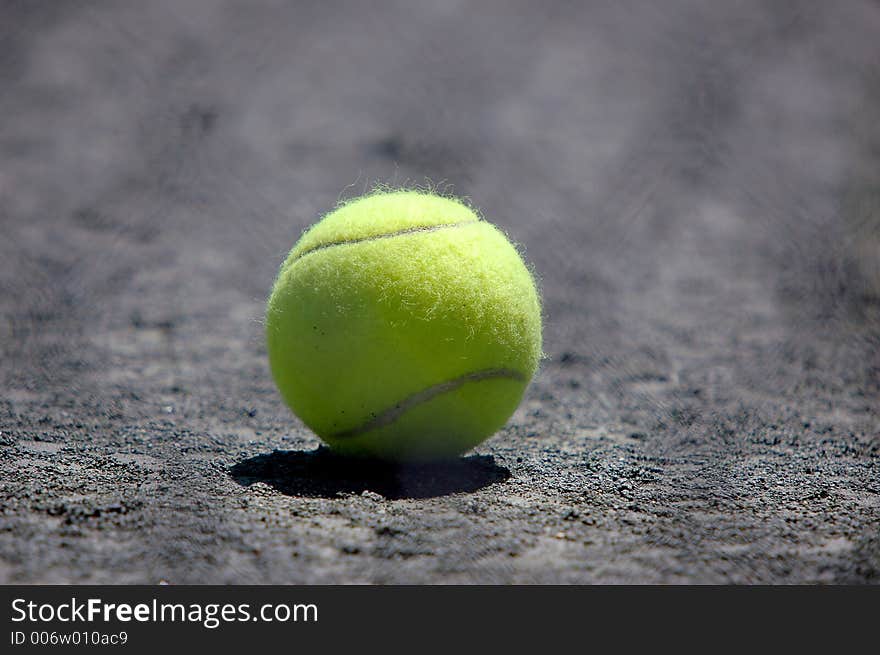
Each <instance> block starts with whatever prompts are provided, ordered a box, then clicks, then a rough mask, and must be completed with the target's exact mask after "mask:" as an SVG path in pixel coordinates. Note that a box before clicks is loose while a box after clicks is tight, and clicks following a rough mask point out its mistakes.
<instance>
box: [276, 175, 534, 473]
mask: <svg viewBox="0 0 880 655" xmlns="http://www.w3.org/2000/svg"><path fill="white" fill-rule="evenodd" d="M413 228H416V229H413ZM425 228H427V229H425ZM367 235H369V236H371V237H373V238H368V239H365V238H364V237H365V236H367ZM377 235H383V236H381V237H377ZM325 243H329V244H332V245H331V246H329V247H321V248H318V249H314V248H315V247H316V246H317V245H318V244H325ZM310 248H311V249H310ZM298 253H305V254H302V255H300V256H298ZM266 326H267V345H268V352H269V359H270V363H271V368H272V373H273V376H274V378H275V381H276V383H277V384H278V387H279V389H280V390H281V393H282V395H283V397H284V399H285V401H286V402H287V403H288V405H289V406H290V407H291V408H292V409H293V410H294V412H295V413H296V414H297V415H298V416H299V417H300V418H301V419H302V420H303V421H304V422H305V423H306V424H307V425H308V426H309V427H310V428H311V429H312V430H314V431H315V432H316V433H317V434H318V435H320V436H321V437H322V438H323V439H324V440H325V441H327V442H328V443H330V444H331V445H332V446H334V447H335V448H336V449H337V450H340V451H342V452H346V453H350V454H368V455H377V456H381V457H385V458H404V459H412V458H418V459H422V458H431V457H435V456H448V455H453V454H457V453H460V452H463V451H465V450H467V449H468V448H470V447H472V446H474V445H476V444H477V443H479V442H481V441H482V440H483V439H485V438H486V437H488V436H490V435H491V434H492V433H493V432H495V431H496V430H498V429H499V428H500V427H501V426H502V425H503V424H504V422H505V421H506V419H507V418H508V417H509V416H510V414H511V413H512V412H513V410H514V409H515V408H516V406H517V404H518V403H519V401H520V399H521V397H522V394H523V391H524V390H525V388H526V386H527V384H528V381H529V380H530V379H531V377H532V375H533V374H534V373H535V371H536V369H537V366H538V362H539V360H540V357H541V311H540V303H539V298H538V294H537V291H536V289H535V284H534V281H533V279H532V276H531V274H530V273H529V271H528V269H527V268H526V266H525V265H524V263H523V261H522V259H521V258H520V256H519V254H518V253H517V251H516V249H515V248H514V247H513V246H512V245H511V243H510V242H509V241H508V240H507V239H506V238H505V237H504V235H503V234H502V233H501V232H500V231H499V230H498V229H497V228H495V227H494V226H492V225H491V224H490V223H488V222H486V221H480V220H477V218H476V216H475V214H473V212H472V211H471V210H469V209H468V208H466V207H465V206H464V205H462V204H460V203H458V202H455V201H453V200H449V199H447V198H441V197H438V196H432V195H427V194H421V193H412V192H407V193H390V194H378V195H373V196H369V197H367V198H365V199H362V200H358V201H355V202H352V203H349V204H347V205H345V206H343V207H342V208H341V209H339V210H337V211H336V212H334V213H331V214H330V215H329V216H327V217H326V218H325V219H324V220H323V221H321V222H320V223H318V224H317V225H316V226H315V227H314V228H312V229H311V230H309V231H308V232H307V233H306V235H305V236H304V237H303V239H302V240H301V241H300V242H299V243H298V244H297V245H296V246H295V247H294V249H293V251H292V253H291V255H290V257H289V258H288V260H287V262H286V263H285V265H284V266H283V268H282V271H281V273H280V275H279V277H278V279H277V281H276V283H275V286H274V289H273V291H272V295H271V297H270V299H269V302H268V307H267V315H266ZM487 373H488V375H487ZM475 375H476V376H478V379H470V378H469V376H475ZM454 380H460V381H461V382H460V384H454V385H453V386H452V387H451V388H449V389H445V388H444V387H443V385H447V384H449V383H450V381H454ZM438 385H439V386H438ZM431 389H436V390H438V391H437V393H432V392H430V390H431ZM426 390H427V394H426ZM425 394H426V395H425ZM401 404H404V408H403V410H401V409H400V407H401ZM416 410H418V411H416ZM410 414H411V415H410ZM416 417H420V418H418V419H417V418H416Z"/></svg>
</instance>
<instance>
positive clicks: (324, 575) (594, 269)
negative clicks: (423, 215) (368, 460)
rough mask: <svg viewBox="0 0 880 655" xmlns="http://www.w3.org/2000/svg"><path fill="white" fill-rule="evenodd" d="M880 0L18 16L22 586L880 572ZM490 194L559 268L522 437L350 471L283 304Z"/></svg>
mask: <svg viewBox="0 0 880 655" xmlns="http://www.w3.org/2000/svg"><path fill="white" fill-rule="evenodd" d="M878 34H880V4H878V3H877V2H874V1H871V2H868V1H865V2H858V1H847V2H840V3H830V2H785V3H777V2H751V1H742V2H725V3H721V2H718V3H708V2H697V1H693V2H686V1H685V2H682V1H674V2H664V3H655V2H638V3H629V2H627V3H618V2H610V1H608V2H566V3H562V2H458V1H455V2H439V1H438V2H425V3H415V2H403V1H400V2H351V3H348V4H341V3H338V2H320V1H314V2H279V1H260V2H247V3H245V2H225V3H224V2H179V1H172V0H165V1H156V2H149V3H146V2H109V1H108V2H81V1H77V2H73V1H71V2H63V3H62V2H49V1H44V2H39V1H25V0H5V1H4V2H3V3H2V5H0V89H2V91H0V357H2V359H0V392H2V394H0V581H2V582H5V583H160V582H163V581H164V582H168V583H172V584H178V583H593V582H597V583H877V582H878V581H880V418H878V409H880V396H878V394H880V351H878V346H880V300H878V298H880V238H878V235H880V218H878V215H880V174H878V171H880V128H878V121H877V118H878V115H880V39H878V38H877V35H878ZM377 183H381V184H388V185H392V186H406V185H423V186H424V185H427V184H431V185H434V186H435V187H436V188H438V189H440V190H442V191H446V192H451V193H455V194H459V195H463V196H466V197H468V198H469V199H470V201H471V202H472V203H473V204H474V205H476V206H477V207H479V208H480V209H481V210H482V212H483V214H484V215H485V216H486V217H487V218H488V219H489V220H492V221H493V222H494V223H496V224H497V225H499V226H500V227H501V228H503V229H504V230H505V231H506V232H507V233H508V234H509V235H510V237H511V238H512V239H513V240H514V241H516V242H517V243H518V244H520V245H521V249H522V251H523V253H524V255H525V257H526V259H527V260H528V261H529V262H530V263H531V265H532V266H533V267H534V269H535V271H536V272H537V274H538V276H539V278H540V284H541V289H542V294H543V300H544V314H545V334H544V336H545V350H546V353H547V358H546V360H545V361H544V362H543V364H542V367H541V370H540V372H539V374H538V375H537V377H536V379H535V381H534V383H533V384H532V386H531V387H530V389H529V390H528V392H527V394H526V397H525V399H524V401H523V403H522V405H521V407H520V408H519V410H518V411H517V412H516V413H515V414H514V416H513V417H512V418H511V420H510V422H509V424H508V425H507V427H506V428H505V429H504V430H502V431H501V432H500V433H499V434H497V435H496V436H495V437H493V438H492V439H490V440H489V441H487V442H486V443H485V444H483V445H482V446H480V447H479V448H478V449H477V450H476V451H475V452H474V453H473V454H470V455H468V456H466V457H463V458H461V459H460V460H457V461H454V462H449V463H445V464H438V465H432V466H427V465H426V466H418V467H403V468H395V467H387V466H379V465H375V466H374V465H364V464H357V463H353V462H349V461H344V460H339V459H337V458H335V457H334V456H332V455H330V454H328V453H327V452H326V451H324V450H321V449H320V443H319V441H318V440H317V439H316V438H315V437H314V436H313V435H312V434H310V433H309V431H308V430H307V429H306V428H305V427H304V426H303V425H302V424H301V423H300V422H299V421H298V420H296V419H295V418H294V417H293V416H292V415H291V413H290V412H289V411H288V410H287V408H286V407H285V406H284V405H283V403H282V401H281V399H280V397H279V395H278V393H277V391H276V390H275V388H274V385H273V383H272V380H271V378H270V375H269V369H268V364H267V359H266V352H265V347H264V341H263V325H262V314H263V309H264V302H265V298H266V297H267V295H268V292H269V289H270V287H271V284H272V280H273V277H274V275H275V272H276V270H277V267H278V266H279V264H280V263H281V261H282V259H283V257H284V255H285V253H286V251H287V250H288V249H289V248H290V247H291V246H292V245H293V243H294V241H295V240H296V239H297V238H298V236H299V235H300V234H301V232H302V230H303V229H305V228H306V227H307V226H308V225H309V224H311V223H312V222H313V221H315V220H316V219H317V218H318V217H319V216H320V215H321V214H323V213H325V212H327V211H329V210H330V209H332V208H333V207H334V206H335V204H336V203H337V201H338V200H339V199H340V198H350V197H354V196H357V195H359V194H361V193H362V192H364V191H365V190H369V189H370V188H371V187H372V186H373V185H375V184H377Z"/></svg>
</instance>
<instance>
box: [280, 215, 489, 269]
mask: <svg viewBox="0 0 880 655" xmlns="http://www.w3.org/2000/svg"><path fill="white" fill-rule="evenodd" d="M481 222H483V221H481V220H479V219H475V220H472V221H459V222H458V223H440V224H438V225H421V226H418V227H408V228H406V229H403V230H396V231H394V232H385V233H383V234H371V235H370V236H366V237H360V238H358V239H345V240H342V241H328V242H326V243H319V244H317V245H315V246H312V247H311V248H307V249H306V250H303V251H302V252H301V253H298V254H297V256H296V257H294V258H293V259H291V260H290V261H289V262H287V264H286V267H290V266H292V265H293V264H295V263H296V262H298V261H299V260H301V259H302V258H303V257H305V256H306V255H311V254H313V253H316V252H320V251H322V250H327V249H328V248H334V247H336V246H350V245H355V244H358V243H367V242H369V241H378V240H379V239H392V238H394V237H400V236H406V235H408V234H419V233H422V232H437V231H439V230H445V229H449V228H454V227H462V226H465V225H474V224H476V223H481Z"/></svg>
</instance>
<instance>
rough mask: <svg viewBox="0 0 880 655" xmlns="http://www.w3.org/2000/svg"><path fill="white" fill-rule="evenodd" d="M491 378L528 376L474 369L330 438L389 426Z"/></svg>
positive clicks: (505, 371) (514, 372)
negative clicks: (466, 387) (459, 389)
mask: <svg viewBox="0 0 880 655" xmlns="http://www.w3.org/2000/svg"><path fill="white" fill-rule="evenodd" d="M490 379H510V380H516V381H517V382H526V381H527V376H526V375H525V374H523V373H520V372H519V371H516V370H513V369H509V368H489V369H483V370H481V371H474V372H472V373H466V374H465V375H461V376H459V377H457V378H453V379H451V380H446V381H445V382H439V383H437V384H434V385H431V386H430V387H427V388H425V389H422V390H421V391H417V392H416V393H414V394H412V395H409V396H407V397H406V398H404V399H403V400H401V401H399V402H397V403H395V404H394V405H392V406H391V407H389V408H387V409H385V410H383V411H381V412H379V413H378V414H375V415H373V417H372V418H371V419H370V420H368V421H366V422H365V423H362V424H361V425H359V426H357V427H354V428H350V429H348V430H343V431H342V432H337V433H336V434H333V435H330V438H331V439H348V438H352V437H359V436H361V435H364V434H367V433H368V432H371V431H373V430H377V429H379V428H384V427H387V426H389V425H392V424H393V423H394V422H395V421H396V420H397V419H399V418H400V417H401V416H403V415H404V414H406V413H407V412H408V411H410V410H411V409H414V408H415V407H418V406H419V405H421V404H423V403H427V402H430V401H431V400H433V399H434V398H436V397H437V396H440V395H442V394H444V393H449V392H450V391H455V390H456V389H458V388H459V387H461V386H464V385H465V384H468V383H469V382H480V381H482V380H490Z"/></svg>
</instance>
